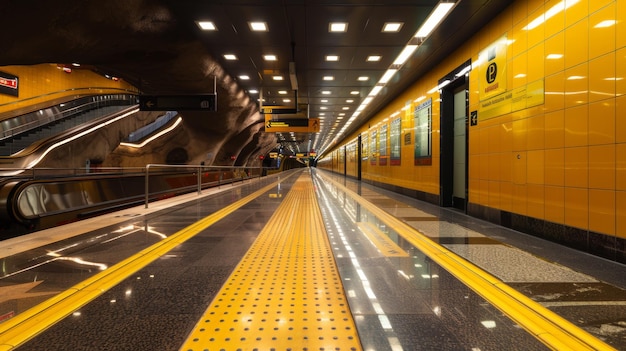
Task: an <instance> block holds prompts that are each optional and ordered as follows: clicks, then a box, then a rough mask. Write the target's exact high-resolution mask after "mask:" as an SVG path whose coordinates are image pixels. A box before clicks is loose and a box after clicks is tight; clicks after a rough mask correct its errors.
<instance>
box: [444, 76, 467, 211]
mask: <svg viewBox="0 0 626 351" xmlns="http://www.w3.org/2000/svg"><path fill="white" fill-rule="evenodd" d="M468 109H469V107H468V82H467V79H466V78H465V77H461V78H459V79H456V80H455V81H453V82H452V83H450V84H448V85H447V86H445V87H444V88H443V89H442V92H441V174H440V186H441V189H440V190H441V192H440V194H441V199H440V202H441V206H445V207H454V208H457V209H459V210H462V211H467V202H468V199H467V193H468V191H467V177H468V176H467V174H468V164H467V159H468V157H467V145H468V139H467V135H468V133H467V132H468V130H467V129H468Z"/></svg>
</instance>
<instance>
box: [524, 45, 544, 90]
mask: <svg viewBox="0 0 626 351" xmlns="http://www.w3.org/2000/svg"><path fill="white" fill-rule="evenodd" d="M544 58H545V52H544V45H543V42H542V43H539V44H537V45H535V46H533V47H531V48H530V49H529V50H528V54H527V59H528V66H527V73H526V80H527V81H528V82H534V81H536V80H538V79H542V78H543V77H545V71H544V63H545V60H544Z"/></svg>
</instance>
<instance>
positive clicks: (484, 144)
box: [478, 128, 489, 154]
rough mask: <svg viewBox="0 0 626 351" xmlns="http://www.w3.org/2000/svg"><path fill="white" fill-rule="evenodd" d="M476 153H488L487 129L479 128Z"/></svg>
mask: <svg viewBox="0 0 626 351" xmlns="http://www.w3.org/2000/svg"><path fill="white" fill-rule="evenodd" d="M478 138H479V140H478V153H479V154H485V153H487V152H489V128H481V129H480V131H479V132H478Z"/></svg>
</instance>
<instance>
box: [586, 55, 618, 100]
mask: <svg viewBox="0 0 626 351" xmlns="http://www.w3.org/2000/svg"><path fill="white" fill-rule="evenodd" d="M615 77H616V76H615V53H613V52H610V53H608V54H606V55H603V56H600V57H598V58H595V59H593V60H591V61H589V101H590V102H593V101H599V100H606V99H610V98H614V97H615Z"/></svg>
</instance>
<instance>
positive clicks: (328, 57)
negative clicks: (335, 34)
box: [326, 55, 339, 61]
mask: <svg viewBox="0 0 626 351" xmlns="http://www.w3.org/2000/svg"><path fill="white" fill-rule="evenodd" d="M326 61H339V56H337V55H326Z"/></svg>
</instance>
